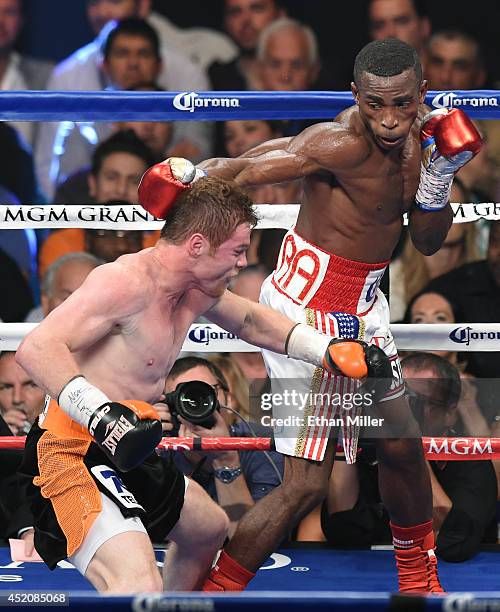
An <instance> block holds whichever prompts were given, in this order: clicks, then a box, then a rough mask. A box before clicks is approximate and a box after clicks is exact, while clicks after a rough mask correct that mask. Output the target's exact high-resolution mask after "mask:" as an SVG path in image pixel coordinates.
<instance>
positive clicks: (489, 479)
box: [321, 353, 497, 562]
mask: <svg viewBox="0 0 500 612" xmlns="http://www.w3.org/2000/svg"><path fill="white" fill-rule="evenodd" d="M401 365H402V368H403V374H404V378H405V382H406V387H407V392H408V396H409V401H410V406H411V408H412V411H413V414H414V416H415V418H416V419H417V421H418V422H419V424H420V427H421V429H422V433H423V435H429V436H452V437H456V436H460V435H463V430H462V427H463V426H462V425H461V421H460V418H459V413H458V408H457V404H458V401H459V399H460V393H461V382H460V376H459V373H458V370H457V369H456V368H455V366H453V365H452V364H450V363H449V362H448V361H446V360H445V359H443V358H442V357H439V356H438V355H433V354H431V353H414V354H412V355H409V356H408V357H405V358H404V359H403V360H402V362H401ZM360 445H361V446H363V443H362V442H361V443H360ZM376 466H377V461H376V456H375V454H374V452H373V449H371V448H370V446H368V447H366V448H364V449H363V450H362V452H361V453H360V455H359V458H358V461H357V462H356V464H354V465H348V464H346V463H345V462H342V461H338V462H337V461H336V463H335V467H334V470H333V472H332V477H331V478H330V486H329V492H328V498H327V500H326V501H325V503H324V504H323V507H322V512H321V526H322V529H323V532H324V534H325V536H326V538H327V540H328V542H330V543H331V544H333V545H334V546H338V547H340V548H342V547H346V546H347V547H352V543H353V542H355V543H356V545H357V546H359V547H368V546H370V545H371V544H374V543H377V544H379V543H389V542H390V541H391V537H390V530H389V518H388V515H387V512H386V510H385V508H384V507H383V506H382V503H381V500H380V493H379V491H378V486H377V467H376ZM427 467H428V469H429V473H430V478H431V484H432V498H433V519H434V529H435V531H436V532H437V537H436V554H437V555H438V556H440V557H441V558H442V559H444V560H446V561H451V562H460V561H465V560H467V559H470V558H472V557H473V556H474V555H476V554H477V552H478V549H479V545H480V543H481V542H482V541H483V542H496V525H495V511H496V498H497V487H496V479H495V474H494V470H493V466H492V463H491V461H485V460H482V461H448V462H447V461H428V462H427Z"/></svg>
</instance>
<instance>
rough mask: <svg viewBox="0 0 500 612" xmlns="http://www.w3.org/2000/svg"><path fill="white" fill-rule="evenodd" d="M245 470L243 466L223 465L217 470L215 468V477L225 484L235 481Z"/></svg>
mask: <svg viewBox="0 0 500 612" xmlns="http://www.w3.org/2000/svg"><path fill="white" fill-rule="evenodd" d="M242 472H243V470H242V469H241V467H234V468H232V467H221V468H218V469H217V470H214V476H215V478H218V479H219V480H220V481H221V482H223V483H224V484H229V483H230V482H233V481H234V480H236V479H237V478H238V476H240V475H241V474H242Z"/></svg>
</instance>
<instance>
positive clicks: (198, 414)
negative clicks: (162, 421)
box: [166, 380, 219, 435]
mask: <svg viewBox="0 0 500 612" xmlns="http://www.w3.org/2000/svg"><path fill="white" fill-rule="evenodd" d="M166 402H167V404H168V405H169V407H170V412H171V413H172V423H173V425H174V429H173V430H172V432H171V435H177V434H178V431H179V421H178V419H177V416H180V417H182V418H183V419H184V420H185V421H188V422H189V423H193V424H194V425H200V426H201V427H205V428H206V429H211V428H212V427H213V426H214V425H215V418H214V411H215V410H217V409H218V407H219V402H218V400H217V394H216V392H215V389H214V388H213V387H212V386H211V385H209V384H208V383H205V382H202V381H201V380H190V381H188V382H184V383H179V384H178V385H177V387H176V388H175V391H172V392H171V393H167V395H166Z"/></svg>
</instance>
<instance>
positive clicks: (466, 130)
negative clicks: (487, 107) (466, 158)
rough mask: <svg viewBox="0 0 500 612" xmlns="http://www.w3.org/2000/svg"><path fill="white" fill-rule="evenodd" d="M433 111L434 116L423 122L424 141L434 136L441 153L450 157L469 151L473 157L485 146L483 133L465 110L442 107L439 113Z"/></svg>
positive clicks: (422, 135)
mask: <svg viewBox="0 0 500 612" xmlns="http://www.w3.org/2000/svg"><path fill="white" fill-rule="evenodd" d="M443 111H444V112H443ZM433 112H434V113H436V114H435V115H434V116H433V117H430V118H429V119H428V120H427V121H425V119H424V122H425V123H424V122H422V132H421V135H420V139H421V140H422V142H424V141H425V140H426V139H427V138H429V137H432V136H433V137H434V142H435V143H436V147H437V150H438V151H439V153H440V154H441V155H442V156H443V157H448V158H450V157H453V156H454V155H457V154H458V153H462V152H464V151H469V152H470V153H472V155H471V156H470V157H471V159H472V157H474V155H476V154H477V153H479V151H480V150H481V147H482V146H483V141H482V138H481V134H480V133H479V132H478V130H477V128H476V126H475V125H474V124H473V123H472V121H471V120H470V119H469V117H468V116H467V115H466V114H465V113H464V111H463V110H460V109H459V108H452V109H446V108H442V109H439V114H438V111H433ZM429 114H430V115H432V114H433V113H429Z"/></svg>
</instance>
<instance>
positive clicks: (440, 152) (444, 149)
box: [415, 108, 483, 211]
mask: <svg viewBox="0 0 500 612" xmlns="http://www.w3.org/2000/svg"><path fill="white" fill-rule="evenodd" d="M420 141H421V146H422V166H421V173H420V184H419V186H418V191H417V194H416V196H415V203H416V205H417V206H418V207H419V208H421V209H422V210H427V211H438V210H442V209H443V208H444V207H445V206H446V205H447V203H448V200H449V199H450V192H451V184H452V182H453V177H454V176H455V172H457V170H459V169H460V168H461V167H462V166H463V165H465V164H466V163H467V162H468V161H470V160H471V159H472V158H473V157H474V155H476V153H478V152H479V150H480V149H481V146H482V144H483V142H482V139H481V135H480V134H479V132H478V131H477V129H476V126H475V125H474V124H473V123H472V121H471V120H470V119H469V117H467V115H466V114H465V113H464V112H463V111H462V110H460V109H458V108H452V109H447V108H439V109H436V110H433V111H432V112H430V113H429V114H427V115H426V116H425V117H424V118H423V120H422V130H421V133H420Z"/></svg>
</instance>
